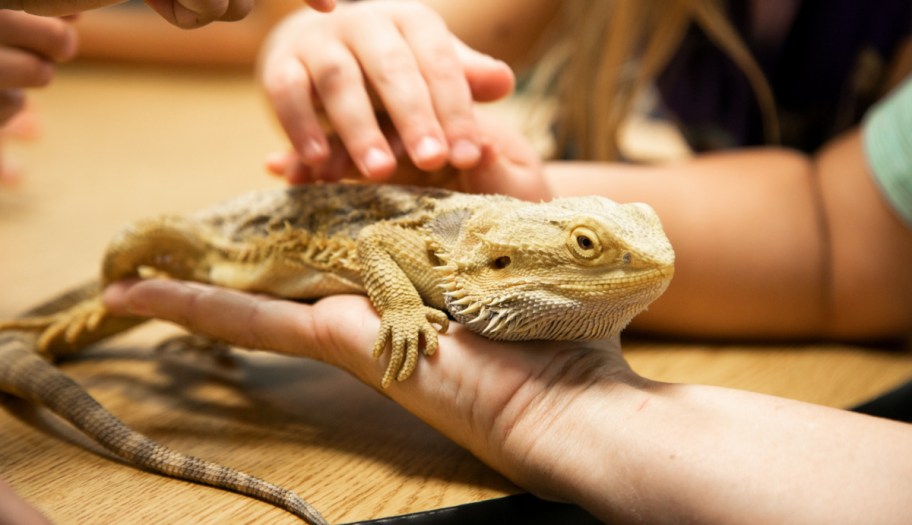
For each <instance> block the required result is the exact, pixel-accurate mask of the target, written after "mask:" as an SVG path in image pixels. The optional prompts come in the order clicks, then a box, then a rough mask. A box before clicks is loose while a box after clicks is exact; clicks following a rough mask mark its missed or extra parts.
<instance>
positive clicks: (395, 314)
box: [373, 306, 449, 388]
mask: <svg viewBox="0 0 912 525" xmlns="http://www.w3.org/2000/svg"><path fill="white" fill-rule="evenodd" d="M435 324H436V325H438V326H439V327H440V329H439V332H440V333H445V332H446V330H447V328H448V327H449V318H447V316H446V314H445V313H443V312H441V311H440V310H437V309H436V308H431V307H428V306H424V307H423V311H414V310H397V311H392V312H385V313H384V314H383V317H382V319H381V322H380V333H379V334H378V335H377V341H376V342H375V343H374V351H373V355H374V358H375V359H376V358H379V357H380V356H382V355H383V353H384V352H385V351H386V348H387V347H390V349H391V351H390V361H389V364H388V365H387V367H386V372H385V373H384V374H383V380H382V381H381V383H380V384H381V385H382V386H383V388H387V387H388V386H389V385H390V384H391V383H392V382H393V378H395V379H396V380H397V381H405V380H406V379H408V377H409V376H410V375H412V372H414V370H415V367H416V366H417V365H418V350H419V347H420V341H421V340H422V339H423V340H424V355H428V356H430V355H434V353H435V352H436V351H437V346H438V343H437V332H438V329H436V328H434V326H433V325H435Z"/></svg>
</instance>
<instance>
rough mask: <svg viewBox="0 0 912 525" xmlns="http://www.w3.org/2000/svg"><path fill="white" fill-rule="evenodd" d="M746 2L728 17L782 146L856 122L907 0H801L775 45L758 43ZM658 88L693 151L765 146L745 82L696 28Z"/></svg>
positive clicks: (908, 25) (892, 45) (907, 13)
mask: <svg viewBox="0 0 912 525" xmlns="http://www.w3.org/2000/svg"><path fill="white" fill-rule="evenodd" d="M755 1H760V2H762V1H764V0H755ZM750 2H751V0H731V1H730V2H729V12H730V15H731V21H732V22H733V24H734V25H735V27H736V28H737V29H738V32H739V34H740V35H741V37H742V38H743V39H744V41H745V43H746V44H747V45H748V47H749V48H750V49H751V52H752V53H753V54H754V57H755V58H756V59H757V61H758V63H759V64H760V66H761V68H762V69H763V71H764V73H765V75H766V78H767V80H768V81H769V83H770V85H771V88H772V90H773V93H774V96H775V98H776V104H777V109H778V111H779V119H780V123H781V124H782V144H783V145H785V146H790V147H795V148H798V149H801V150H804V151H812V150H814V149H816V148H817V147H819V146H820V145H821V144H822V143H823V142H825V141H826V140H827V139H829V138H831V137H833V136H834V135H835V134H837V133H839V132H841V131H843V130H845V129H847V128H848V127H850V126H852V125H853V124H856V123H857V122H858V121H859V119H860V118H861V116H862V114H863V113H864V111H865V110H866V109H867V108H868V107H869V106H870V104H871V103H872V102H873V100H874V98H875V97H876V95H877V94H878V93H877V92H876V88H877V87H878V81H879V80H881V78H882V75H884V74H885V73H886V66H887V65H889V63H890V61H891V59H893V58H894V56H895V54H896V52H897V51H898V48H899V45H900V44H901V43H902V41H903V40H904V39H906V38H908V37H909V36H910V31H912V2H910V1H909V0H803V1H802V2H801V4H800V5H799V6H798V7H797V11H796V13H795V16H794V19H793V20H792V22H791V25H790V27H788V28H787V29H786V30H785V31H784V33H783V37H782V38H781V39H780V41H779V42H778V43H776V44H775V45H769V43H768V42H767V43H765V44H763V45H761V43H760V42H759V41H758V40H757V39H755V38H752V36H751V31H750V30H749V28H750V27H751V20H750V5H749V4H750ZM657 85H658V88H659V92H660V94H661V97H662V100H663V103H664V106H665V110H667V111H668V112H669V113H670V116H671V117H672V118H673V119H675V120H677V121H678V123H679V124H680V125H681V128H682V130H683V131H684V133H685V136H686V137H687V139H688V141H689V142H690V143H691V146H692V147H694V149H695V150H697V151H706V150H710V149H717V148H723V147H733V146H749V145H758V144H763V143H764V134H763V126H762V123H761V117H760V111H759V108H758V105H757V101H756V97H755V96H754V92H753V90H752V89H751V87H750V84H749V83H748V82H747V79H746V78H745V76H744V74H743V73H742V72H741V70H740V69H739V68H738V67H737V66H735V65H734V64H733V63H732V62H731V60H729V59H728V57H727V56H726V55H725V54H724V53H723V52H722V51H720V50H719V49H718V48H717V47H716V46H715V44H713V43H712V42H710V41H709V39H708V38H707V37H706V36H705V35H704V34H703V33H702V31H701V30H700V29H699V28H697V27H693V28H691V30H690V31H689V32H688V34H687V36H686V37H685V39H684V42H683V43H682V45H681V47H680V49H679V51H678V52H677V54H676V55H675V56H674V57H673V59H672V60H671V62H670V64H669V66H668V67H667V68H666V70H665V71H664V72H663V73H662V75H661V76H660V77H659V79H658V81H657Z"/></svg>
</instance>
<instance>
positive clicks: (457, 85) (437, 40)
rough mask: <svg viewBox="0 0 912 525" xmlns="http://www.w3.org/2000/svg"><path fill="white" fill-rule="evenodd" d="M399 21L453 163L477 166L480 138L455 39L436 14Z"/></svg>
mask: <svg viewBox="0 0 912 525" xmlns="http://www.w3.org/2000/svg"><path fill="white" fill-rule="evenodd" d="M400 24H401V27H402V33H403V35H404V37H405V39H406V40H407V41H408V42H409V44H410V46H411V48H412V49H414V53H415V59H416V61H417V63H418V66H419V68H420V71H421V74H422V76H423V79H424V82H425V83H426V85H427V88H428V90H429V92H430V97H431V101H432V102H433V105H434V112H435V114H436V117H437V120H438V121H439V122H440V125H441V126H442V127H443V131H444V134H445V136H446V140H447V143H448V144H449V146H450V159H449V160H450V163H451V164H453V165H454V166H455V167H457V168H460V169H465V168H469V167H471V166H473V165H475V164H476V163H477V162H478V160H479V159H480V157H481V140H480V136H479V132H478V127H477V125H476V123H475V118H474V114H473V100H472V93H471V90H470V89H469V83H468V81H467V80H466V77H465V74H464V71H463V67H462V64H461V61H460V58H459V56H458V55H457V52H456V48H455V46H454V44H453V43H454V38H453V37H452V36H451V35H450V33H449V31H448V30H447V28H446V25H445V24H444V23H443V21H442V20H440V18H439V17H437V16H429V17H420V18H419V17H407V18H403V19H402V20H401V21H400Z"/></svg>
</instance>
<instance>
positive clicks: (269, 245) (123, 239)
mask: <svg viewBox="0 0 912 525" xmlns="http://www.w3.org/2000/svg"><path fill="white" fill-rule="evenodd" d="M673 268H674V252H673V251H672V249H671V246H670V244H669V243H668V240H667V238H666V237H665V234H664V232H663V231H662V227H661V224H660V222H659V219H658V218H657V216H656V215H655V213H654V212H653V211H652V209H651V208H649V207H648V206H646V205H644V204H617V203H614V202H612V201H610V200H608V199H605V198H600V197H579V198H563V199H555V200H553V201H551V202H548V203H540V204H532V203H528V202H525V201H520V200H517V199H512V198H509V197H503V196H492V195H469V194H462V193H455V192H449V191H445V190H438V189H423V188H413V187H401V186H373V185H351V184H339V185H333V184H321V185H311V186H305V187H299V188H290V189H282V190H271V191H264V192H258V193H252V194H247V195H243V196H241V197H238V198H236V199H234V200H231V201H228V202H226V203H224V204H221V205H218V206H215V207H213V208H211V209H209V210H205V211H202V212H200V213H197V214H194V215H189V216H185V217H182V216H163V217H158V218H153V219H147V220H142V221H138V222H136V223H134V224H132V225H130V226H127V227H126V228H125V229H123V230H122V231H121V232H120V233H119V234H118V235H116V236H115V237H114V239H113V240H112V241H111V243H110V244H109V246H108V249H107V251H106V253H105V256H104V259H103V263H102V272H101V278H100V280H99V281H98V282H97V283H93V284H90V285H86V286H84V287H82V288H79V289H77V290H72V291H70V292H67V293H65V294H64V295H62V296H60V297H58V298H55V299H53V300H51V301H49V302H47V303H45V304H44V305H43V306H41V307H38V308H36V309H34V310H32V311H30V312H28V313H27V314H26V315H24V316H23V317H20V318H19V319H16V320H11V321H7V322H2V323H0V390H2V391H5V392H8V393H11V394H14V395H17V396H20V397H22V398H24V399H27V400H29V401H32V402H34V403H37V404H41V405H44V406H47V407H48V408H49V409H51V410H52V411H53V412H55V413H56V414H57V415H59V416H60V417H62V418H64V419H66V420H67V421H69V422H70V423H72V424H73V425H74V426H76V427H77V428H79V429H80V430H81V431H83V432H84V433H86V434H87V435H88V436H89V437H91V438H92V439H94V440H95V441H97V442H98V443H100V444H101V445H103V446H104V447H106V448H107V449H108V450H110V451H112V452H113V453H114V454H116V455H118V456H119V457H121V458H123V459H125V460H126V461H128V462H130V463H132V464H135V465H137V466H139V467H142V468H146V469H149V470H153V471H156V472H160V473H164V474H167V475H170V476H174V477H177V478H180V479H184V480H188V481H193V482H198V483H204V484H208V485H213V486H216V487H221V488H225V489H228V490H232V491H235V492H238V493H241V494H245V495H248V496H252V497H256V498H259V499H262V500H264V501H267V502H269V503H272V504H274V505H277V506H279V507H281V508H284V509H286V510H288V511H289V512H292V513H294V514H295V515H297V516H299V517H301V518H302V519H304V520H305V521H308V522H310V523H325V520H324V519H323V518H322V517H321V516H320V514H319V513H318V512H317V511H316V510H315V509H313V508H312V507H311V506H310V505H309V504H307V503H306V502H305V501H304V500H302V499H301V498H299V497H298V496H297V495H295V494H294V493H293V492H291V491H288V490H286V489H283V488H280V487H277V486H275V485H272V484H270V483H267V482H265V481H262V480H259V479H257V478H254V477H252V476H249V475H247V474H244V473H242V472H238V471H236V470H233V469H230V468H227V467H223V466H220V465H216V464H212V463H209V462H206V461H204V460H200V459H197V458H192V457H189V456H186V455H183V454H180V453H178V452H175V451H172V450H170V449H167V448H166V447H164V446H162V445H159V444H157V443H155V442H153V441H152V440H150V439H148V438H146V437H144V436H142V435H140V434H139V433H137V432H135V431H133V430H131V429H129V428H128V427H126V426H125V425H124V424H123V423H121V422H120V421H119V420H118V419H117V418H116V417H115V416H113V415H112V414H110V413H109V412H108V411H107V410H105V409H104V408H103V407H102V406H101V405H99V404H98V403H97V402H95V400H94V399H92V397H91V396H90V395H89V394H88V393H87V392H85V390H83V389H82V388H81V387H80V386H79V385H78V384H76V383H75V382H74V381H72V380H71V379H70V378H69V377H67V376H66V375H65V374H63V373H62V372H61V371H60V370H58V369H57V368H55V367H54V366H52V365H51V364H50V363H49V362H48V361H47V360H46V358H53V357H54V356H57V355H62V354H67V353H72V352H75V351H78V350H80V349H82V348H85V347H86V346H88V345H90V344H92V343H94V342H97V341H99V340H101V339H104V338H106V337H108V336H110V335H113V334H116V333H119V332H122V331H125V330H127V329H129V328H132V327H133V326H135V325H137V324H140V323H142V322H143V321H144V320H143V319H137V318H123V317H115V316H112V315H110V314H108V313H107V312H106V311H105V309H104V306H103V304H102V302H101V295H100V292H101V290H102V289H103V286H105V285H107V284H110V283H112V282H115V281H117V280H120V279H124V278H130V277H150V276H168V277H171V278H177V279H187V280H194V281H199V282H203V283H210V284H214V285H218V286H224V287H228V288H234V289H238V290H245V291H252V292H259V293H267V294H272V295H275V296H278V297H283V298H288V299H298V300H307V299H317V298H320V297H325V296H327V295H333V294H340V293H362V294H367V295H368V296H369V297H370V299H371V301H372V302H373V304H374V306H375V307H376V309H377V311H378V313H379V314H380V317H381V329H380V332H379V334H378V336H377V340H376V343H375V346H374V355H375V356H376V357H381V356H382V355H384V353H386V352H387V350H389V354H390V358H389V363H388V365H387V368H386V372H385V374H384V375H383V377H382V379H381V384H382V386H383V387H387V386H389V384H390V383H391V382H392V381H393V380H394V379H396V380H399V381H402V380H405V379H407V378H408V377H409V375H410V374H411V373H412V372H413V370H414V369H415V367H416V366H417V365H418V361H419V355H420V353H421V352H424V353H425V354H427V355H430V354H432V353H434V352H435V351H436V350H437V347H438V331H439V332H445V331H446V329H447V325H448V323H449V318H450V317H452V318H453V319H455V320H456V321H458V322H460V323H463V324H465V325H466V326H467V327H468V328H469V329H470V330H472V331H474V332H476V333H479V334H481V335H484V336H486V337H489V338H491V339H496V340H506V341H518V340H533V339H548V340H594V339H604V338H608V337H611V336H613V335H615V334H616V333H618V332H619V331H620V330H622V329H623V328H624V327H625V326H626V325H627V324H628V323H629V321H630V320H631V319H632V318H633V317H634V316H635V315H636V314H638V313H639V312H641V311H642V310H644V309H645V308H646V307H647V306H648V305H649V303H650V302H652V301H653V300H654V299H655V298H657V297H658V296H659V295H661V293H662V292H663V291H664V290H665V288H666V287H667V286H668V283H669V281H670V279H671V277H672V275H673V272H674V270H673ZM438 327H439V328H438Z"/></svg>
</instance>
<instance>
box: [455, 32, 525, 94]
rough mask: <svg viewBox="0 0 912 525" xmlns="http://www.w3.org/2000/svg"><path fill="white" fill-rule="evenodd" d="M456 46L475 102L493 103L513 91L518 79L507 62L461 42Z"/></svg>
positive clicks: (456, 43)
mask: <svg viewBox="0 0 912 525" xmlns="http://www.w3.org/2000/svg"><path fill="white" fill-rule="evenodd" d="M454 46H455V47H456V53H457V54H458V55H459V60H460V61H461V63H462V67H463V72H464V74H465V77H466V80H467V81H468V83H469V88H470V89H471V91H472V98H473V99H474V100H475V101H477V102H493V101H495V100H498V99H501V98H503V97H505V96H507V95H509V94H510V93H511V92H512V91H513V87H514V86H515V84H516V77H515V76H514V74H513V70H512V69H510V66H508V65H507V64H506V63H505V62H503V61H500V60H497V59H495V58H492V57H491V56H489V55H486V54H484V53H480V52H478V51H475V50H474V49H472V48H470V47H469V46H467V45H465V44H464V43H462V42H460V41H459V40H456V41H455V42H454Z"/></svg>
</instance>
